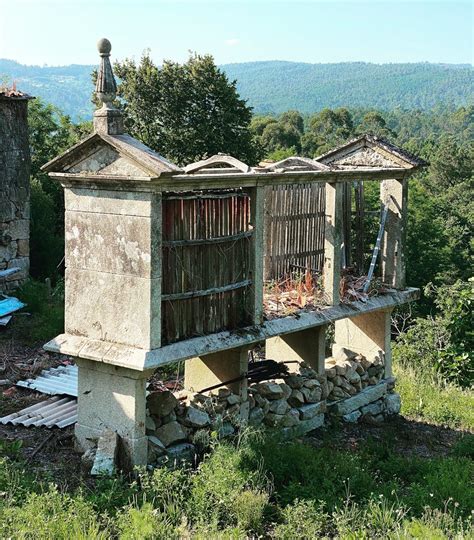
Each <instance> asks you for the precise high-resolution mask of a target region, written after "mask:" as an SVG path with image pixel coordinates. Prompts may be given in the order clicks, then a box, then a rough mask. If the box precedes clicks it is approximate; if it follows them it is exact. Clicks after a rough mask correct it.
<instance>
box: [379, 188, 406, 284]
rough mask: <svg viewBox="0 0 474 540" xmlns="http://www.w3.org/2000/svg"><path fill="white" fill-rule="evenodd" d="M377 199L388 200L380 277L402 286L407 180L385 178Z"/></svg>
mask: <svg viewBox="0 0 474 540" xmlns="http://www.w3.org/2000/svg"><path fill="white" fill-rule="evenodd" d="M380 200H381V202H382V204H384V205H385V204H388V214H387V220H386V222H385V230H384V234H383V237H382V249H381V269H382V281H383V282H384V283H386V284H387V285H390V286H392V287H394V288H395V289H404V288H405V286H406V280H405V274H406V269H405V253H404V250H405V244H406V241H405V239H406V225H407V203H408V180H384V181H383V182H382V183H381V185H380Z"/></svg>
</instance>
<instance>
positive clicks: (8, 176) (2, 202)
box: [0, 88, 31, 292]
mask: <svg viewBox="0 0 474 540" xmlns="http://www.w3.org/2000/svg"><path fill="white" fill-rule="evenodd" d="M29 99H31V97H30V96H28V95H26V94H23V93H21V92H18V91H16V90H7V89H1V88H0V272H2V271H5V270H8V269H14V268H18V269H19V270H18V271H17V272H11V273H7V274H8V275H6V276H4V277H0V292H8V291H11V290H13V289H14V288H15V287H16V286H18V285H19V283H21V281H23V280H24V279H25V278H26V277H27V276H28V271H29V266H30V264H29V236H30V148H29V143H28V101H29ZM4 274H5V272H4Z"/></svg>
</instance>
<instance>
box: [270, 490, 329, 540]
mask: <svg viewBox="0 0 474 540" xmlns="http://www.w3.org/2000/svg"><path fill="white" fill-rule="evenodd" d="M282 514H283V523H281V524H280V525H277V527H276V528H275V530H274V534H273V536H274V538H276V539H277V540H294V539H295V538H299V539H301V540H312V539H313V538H319V537H320V536H321V535H322V534H323V532H324V531H325V530H326V529H327V526H328V522H329V515H328V514H326V513H325V512H324V506H323V505H321V506H320V507H318V506H317V505H316V503H315V502H314V501H299V500H298V499H296V500H295V502H294V503H292V504H289V505H288V506H286V507H285V508H284V509H283V512H282Z"/></svg>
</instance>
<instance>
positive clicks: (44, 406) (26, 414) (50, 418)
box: [0, 396, 77, 428]
mask: <svg viewBox="0 0 474 540" xmlns="http://www.w3.org/2000/svg"><path fill="white" fill-rule="evenodd" d="M76 421H77V400H76V399H73V398H70V397H63V398H61V397H58V396H56V397H52V398H49V399H47V400H46V401H42V402H41V403H37V404H36V405H32V406H31V407H27V408H26V409H23V410H21V411H18V412H16V413H12V414H9V415H8V416H4V417H3V418H0V424H13V425H14V426H16V425H18V424H21V425H22V426H36V427H39V426H45V427H48V428H51V427H58V428H65V427H67V426H70V425H72V424H74V423H75V422H76Z"/></svg>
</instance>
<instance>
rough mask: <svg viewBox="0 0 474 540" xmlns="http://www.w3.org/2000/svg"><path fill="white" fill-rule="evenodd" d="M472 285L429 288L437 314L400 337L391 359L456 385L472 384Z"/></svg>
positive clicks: (473, 344)
mask: <svg viewBox="0 0 474 540" xmlns="http://www.w3.org/2000/svg"><path fill="white" fill-rule="evenodd" d="M473 285H474V282H473V281H472V280H470V281H469V282H461V281H458V282H456V283H455V284H454V285H452V286H450V287H447V286H446V287H444V288H441V287H437V288H431V290H429V291H428V293H429V294H432V295H434V297H435V304H436V306H437V308H438V310H439V313H438V314H437V315H436V316H435V317H428V318H427V319H421V318H418V319H416V320H415V322H414V324H413V326H412V327H411V328H409V329H408V330H407V331H406V332H404V333H402V334H400V336H399V337H398V339H397V343H396V345H395V346H394V351H393V354H394V358H395V359H396V360H398V361H399V362H400V363H401V365H402V366H404V367H412V368H414V369H416V370H417V371H418V370H428V371H430V372H431V373H433V374H435V373H439V374H440V375H441V376H442V377H444V378H445V379H446V380H449V381H452V382H454V383H456V384H458V385H460V386H464V387H471V386H473V384H474V353H473V350H474V338H473V336H474V334H473V330H472V329H473V328H474V316H473V313H472V304H473V300H474V288H473Z"/></svg>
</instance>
